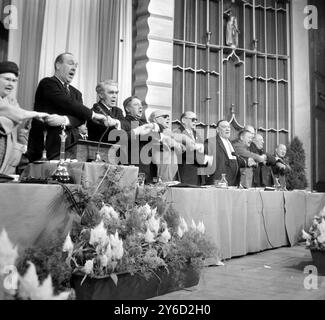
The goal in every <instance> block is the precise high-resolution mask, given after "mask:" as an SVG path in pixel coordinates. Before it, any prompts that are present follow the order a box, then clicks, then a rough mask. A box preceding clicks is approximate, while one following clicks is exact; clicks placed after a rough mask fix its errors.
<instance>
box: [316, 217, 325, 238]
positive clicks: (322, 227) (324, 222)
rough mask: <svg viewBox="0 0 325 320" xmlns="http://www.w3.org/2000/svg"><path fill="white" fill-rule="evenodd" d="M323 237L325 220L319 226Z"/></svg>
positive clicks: (324, 234)
mask: <svg viewBox="0 0 325 320" xmlns="http://www.w3.org/2000/svg"><path fill="white" fill-rule="evenodd" d="M317 228H318V230H319V232H320V234H321V236H325V220H324V219H322V222H321V223H320V224H319V225H318V226H317Z"/></svg>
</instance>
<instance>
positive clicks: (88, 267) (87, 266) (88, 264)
mask: <svg viewBox="0 0 325 320" xmlns="http://www.w3.org/2000/svg"><path fill="white" fill-rule="evenodd" d="M93 270H94V261H93V260H87V261H86V263H85V265H84V267H83V272H84V273H85V274H91V273H92V272H93Z"/></svg>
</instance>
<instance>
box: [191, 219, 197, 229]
mask: <svg viewBox="0 0 325 320" xmlns="http://www.w3.org/2000/svg"><path fill="white" fill-rule="evenodd" d="M191 228H192V229H194V230H196V224H195V222H194V220H193V219H192V225H191Z"/></svg>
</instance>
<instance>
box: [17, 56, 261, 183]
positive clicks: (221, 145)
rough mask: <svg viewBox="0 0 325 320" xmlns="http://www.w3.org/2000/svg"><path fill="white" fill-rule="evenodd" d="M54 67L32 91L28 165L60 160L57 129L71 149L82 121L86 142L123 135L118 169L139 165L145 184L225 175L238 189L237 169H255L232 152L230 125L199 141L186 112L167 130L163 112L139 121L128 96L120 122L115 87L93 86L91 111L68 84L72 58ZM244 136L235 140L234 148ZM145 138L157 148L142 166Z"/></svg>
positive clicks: (138, 112) (193, 121) (191, 115)
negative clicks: (115, 133) (178, 123)
mask: <svg viewBox="0 0 325 320" xmlns="http://www.w3.org/2000/svg"><path fill="white" fill-rule="evenodd" d="M54 65H55V74H54V76H53V77H50V78H45V79H43V80H41V81H40V83H39V85H38V88H37V90H36V95H35V112H36V113H35V112H34V113H35V114H37V115H38V117H37V119H34V120H33V122H32V126H31V130H30V134H29V139H28V151H27V153H26V155H27V157H28V158H29V161H35V160H39V159H40V158H41V157H42V152H43V149H44V147H45V148H46V150H47V156H48V158H53V157H55V156H56V155H59V151H60V133H61V130H62V126H64V127H65V128H66V133H67V140H66V145H72V144H73V143H74V142H76V141H77V140H78V139H79V138H80V128H81V127H82V126H84V123H85V122H86V121H87V126H88V134H89V137H88V139H89V140H93V141H99V140H100V139H102V140H103V141H104V142H107V141H108V140H109V136H110V133H111V132H112V131H114V129H116V130H120V129H122V130H123V131H124V132H126V133H127V139H128V142H131V143H128V144H127V153H128V156H127V160H126V161H125V162H124V163H122V164H134V165H138V166H139V171H140V172H143V173H145V175H146V181H147V182H149V183H150V182H152V179H153V177H161V178H162V180H165V181H171V180H180V181H181V182H184V183H187V184H196V185H200V184H213V183H214V180H216V179H219V178H220V176H221V174H222V173H225V174H226V176H227V180H228V183H229V185H238V184H239V183H240V168H241V167H251V166H252V165H254V164H255V165H256V162H255V161H254V160H256V158H255V159H254V157H253V159H252V157H251V156H250V155H249V156H247V155H246V154H243V153H242V150H240V148H239V149H238V152H237V149H236V144H234V146H233V145H232V143H231V142H230V141H229V138H230V125H229V123H228V122H227V121H225V120H221V121H219V122H218V125H217V135H216V136H215V137H213V138H210V139H207V140H206V141H205V142H204V141H203V140H202V139H201V137H199V135H197V133H196V130H195V126H196V121H197V118H196V115H195V113H193V112H191V111H187V112H185V113H184V114H182V116H181V126H180V127H179V128H178V129H177V130H174V131H172V130H171V128H170V125H171V123H170V118H169V115H168V113H167V112H164V111H155V112H153V113H152V114H151V115H150V117H149V119H148V120H149V122H148V121H147V120H146V119H144V117H143V107H142V103H141V101H140V100H139V99H138V98H137V97H129V98H128V99H126V100H125V101H124V103H123V106H124V110H125V113H126V116H125V117H124V116H123V113H122V110H121V109H120V108H118V107H117V95H118V86H117V84H116V83H114V82H113V81H104V82H101V83H99V84H98V86H97V88H96V91H97V94H98V96H99V102H98V103H96V104H95V105H94V106H93V108H92V109H90V108H88V107H86V106H84V105H83V100H82V95H81V92H80V91H79V90H77V89H76V88H74V87H73V86H72V85H71V84H70V83H71V81H72V80H73V78H74V76H75V73H76V70H77V63H76V60H75V58H74V56H73V55H72V54H70V53H64V54H61V55H59V56H58V57H57V59H56V60H55V64H54ZM13 76H16V75H13ZM17 78H18V71H17ZM40 115H41V116H40ZM40 120H42V121H40ZM134 123H136V125H135V126H134ZM45 129H46V130H45ZM247 131H248V130H244V131H243V134H242V135H240V137H239V139H238V142H239V147H240V144H241V142H242V140H243V139H242V138H243V137H245V136H246V133H247ZM45 132H46V139H44V133H45ZM135 136H141V138H142V139H140V145H139V149H138V150H136V153H137V155H138V156H137V157H135V159H136V160H137V161H133V160H132V159H133V157H132V156H133V155H132V148H130V147H131V146H132V137H135ZM149 138H150V139H151V140H153V142H154V145H157V146H158V149H157V148H156V149H155V150H156V151H157V152H154V151H150V152H151V154H150V155H149V161H147V162H146V161H142V160H143V159H141V156H140V157H139V153H141V151H142V149H143V148H145V147H146V146H147V144H148V141H151V140H150V139H149ZM44 141H45V146H44ZM115 142H116V141H115ZM234 147H235V149H236V150H235V149H234ZM235 151H236V152H235ZM256 157H258V156H257V155H256ZM265 157H266V156H265V155H262V156H260V159H259V160H260V161H258V162H265V160H266V158H265Z"/></svg>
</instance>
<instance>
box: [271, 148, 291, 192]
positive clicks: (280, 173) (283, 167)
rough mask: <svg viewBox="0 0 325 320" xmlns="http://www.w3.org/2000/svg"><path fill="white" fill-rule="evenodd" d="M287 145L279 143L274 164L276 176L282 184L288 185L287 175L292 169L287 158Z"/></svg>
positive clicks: (273, 168) (283, 185)
mask: <svg viewBox="0 0 325 320" xmlns="http://www.w3.org/2000/svg"><path fill="white" fill-rule="evenodd" d="M286 153H287V147H286V146H285V145H284V144H279V145H278V146H277V147H276V149H275V161H276V162H275V164H274V165H273V166H272V170H273V173H274V176H275V177H276V178H278V179H279V182H280V184H281V186H282V187H283V188H284V189H285V187H286V175H287V174H288V173H289V172H290V171H291V170H292V169H291V167H290V165H289V161H288V159H287V158H286Z"/></svg>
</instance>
